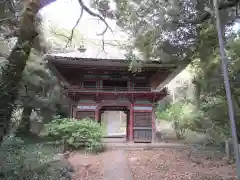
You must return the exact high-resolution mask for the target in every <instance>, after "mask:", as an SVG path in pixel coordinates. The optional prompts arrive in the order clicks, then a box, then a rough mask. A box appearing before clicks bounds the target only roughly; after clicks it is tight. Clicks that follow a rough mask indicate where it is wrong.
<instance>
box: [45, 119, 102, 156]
mask: <svg viewBox="0 0 240 180" xmlns="http://www.w3.org/2000/svg"><path fill="white" fill-rule="evenodd" d="M43 135H44V136H45V137H50V138H51V139H52V140H56V141H58V142H63V143H64V144H65V145H67V146H68V147H74V148H80V147H82V146H84V147H86V148H87V149H88V150H89V151H98V150H100V149H101V148H102V137H103V130H102V128H101V126H100V124H99V123H98V122H96V121H95V120H92V119H89V118H86V119H83V120H76V119H69V118H63V119H55V120H53V121H51V123H49V124H46V125H45V128H44V132H43Z"/></svg>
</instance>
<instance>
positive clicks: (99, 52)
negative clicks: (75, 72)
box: [48, 42, 126, 60]
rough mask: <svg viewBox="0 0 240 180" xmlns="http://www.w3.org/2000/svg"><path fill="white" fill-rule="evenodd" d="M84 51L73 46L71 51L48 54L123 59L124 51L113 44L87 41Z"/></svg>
mask: <svg viewBox="0 0 240 180" xmlns="http://www.w3.org/2000/svg"><path fill="white" fill-rule="evenodd" d="M85 48H86V51H85V52H80V51H79V50H78V49H77V48H75V50H74V51H72V52H67V53H52V54H48V56H54V57H56V56H57V57H63V58H64V57H66V58H76V59H77V58H79V59H82V58H83V59H116V60H125V59H126V56H125V52H124V51H123V50H122V49H120V48H118V47H116V46H113V45H106V44H105V45H104V49H103V46H102V45H101V44H99V45H98V44H94V43H93V42H92V43H89V42H88V43H87V44H86V45H85Z"/></svg>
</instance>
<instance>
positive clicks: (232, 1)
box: [183, 0, 240, 24]
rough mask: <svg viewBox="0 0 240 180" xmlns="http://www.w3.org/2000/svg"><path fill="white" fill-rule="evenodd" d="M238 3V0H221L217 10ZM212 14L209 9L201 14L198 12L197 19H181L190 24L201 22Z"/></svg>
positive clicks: (239, 1) (239, 0)
mask: <svg viewBox="0 0 240 180" xmlns="http://www.w3.org/2000/svg"><path fill="white" fill-rule="evenodd" d="M239 3H240V0H224V1H221V2H220V3H219V7H218V8H219V10H220V11H221V10H226V9H228V8H232V7H237V6H238V4H239ZM211 16H212V14H211V12H209V11H206V10H205V11H204V12H203V13H202V14H200V16H199V17H198V19H197V20H196V19H192V20H191V19H189V20H183V21H184V22H185V23H191V24H201V23H203V22H204V21H206V20H208V19H210V17H211Z"/></svg>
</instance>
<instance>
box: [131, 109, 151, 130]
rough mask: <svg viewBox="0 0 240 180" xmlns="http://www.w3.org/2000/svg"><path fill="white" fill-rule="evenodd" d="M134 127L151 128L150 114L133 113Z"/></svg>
mask: <svg viewBox="0 0 240 180" xmlns="http://www.w3.org/2000/svg"><path fill="white" fill-rule="evenodd" d="M134 127H152V113H151V112H135V113H134Z"/></svg>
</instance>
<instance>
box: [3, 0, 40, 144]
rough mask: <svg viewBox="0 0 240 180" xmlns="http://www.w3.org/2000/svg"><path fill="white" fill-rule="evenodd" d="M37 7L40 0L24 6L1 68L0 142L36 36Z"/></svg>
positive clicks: (9, 118) (4, 133)
mask: <svg viewBox="0 0 240 180" xmlns="http://www.w3.org/2000/svg"><path fill="white" fill-rule="evenodd" d="M39 9H40V0H35V1H31V2H30V3H28V4H27V7H25V11H24V12H23V13H22V18H21V25H20V28H19V37H18V40H17V43H16V44H15V46H14V48H13V50H12V52H11V53H10V55H9V57H8V63H7V65H5V66H4V67H3V69H2V74H1V82H0V98H1V101H0V144H1V143H2V141H3V137H4V136H5V135H6V134H7V133H8V131H9V125H10V122H11V115H12V112H13V110H14V103H15V100H16V99H17V97H18V85H19V82H20V80H21V78H22V73H23V70H24V68H25V66H26V61H27V59H28V57H29V54H30V52H31V47H32V42H33V40H34V39H35V37H36V36H37V31H36V28H35V26H36V23H35V19H36V14H37V13H38V11H39Z"/></svg>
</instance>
